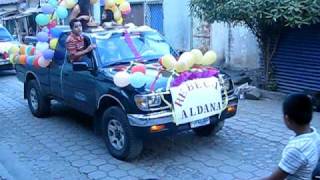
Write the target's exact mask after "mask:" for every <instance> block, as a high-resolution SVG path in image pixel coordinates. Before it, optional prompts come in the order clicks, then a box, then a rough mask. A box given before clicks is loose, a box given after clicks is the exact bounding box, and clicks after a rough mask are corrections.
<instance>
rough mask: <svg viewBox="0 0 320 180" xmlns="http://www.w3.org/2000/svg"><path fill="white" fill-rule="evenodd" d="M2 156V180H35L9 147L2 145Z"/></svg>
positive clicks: (0, 168) (0, 167) (0, 148)
mask: <svg viewBox="0 0 320 180" xmlns="http://www.w3.org/2000/svg"><path fill="white" fill-rule="evenodd" d="M0 154H1V156H0V180H20V179H21V180H23V179H26V177H28V179H35V177H34V176H33V175H32V174H31V173H30V171H29V170H28V168H27V167H25V166H23V164H22V163H20V162H19V161H18V157H16V155H15V154H14V153H12V152H11V151H10V148H9V147H8V146H5V145H0Z"/></svg>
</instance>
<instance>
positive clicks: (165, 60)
mask: <svg viewBox="0 0 320 180" xmlns="http://www.w3.org/2000/svg"><path fill="white" fill-rule="evenodd" d="M176 63H177V60H176V59H175V58H174V57H173V56H172V55H171V54H168V55H164V56H162V57H161V59H160V64H161V65H162V67H163V68H165V69H166V70H171V69H173V68H174V66H175V64H176Z"/></svg>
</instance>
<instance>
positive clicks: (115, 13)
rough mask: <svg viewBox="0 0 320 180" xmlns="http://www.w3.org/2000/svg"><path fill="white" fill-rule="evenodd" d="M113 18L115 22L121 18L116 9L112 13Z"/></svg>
mask: <svg viewBox="0 0 320 180" xmlns="http://www.w3.org/2000/svg"><path fill="white" fill-rule="evenodd" d="M113 18H114V20H116V21H118V20H120V19H121V18H122V15H121V12H120V10H119V9H118V8H117V9H116V10H115V11H113Z"/></svg>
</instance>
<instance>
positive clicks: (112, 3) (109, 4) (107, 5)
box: [104, 0, 116, 9]
mask: <svg viewBox="0 0 320 180" xmlns="http://www.w3.org/2000/svg"><path fill="white" fill-rule="evenodd" d="M114 6H116V1H115V0H106V2H105V4H104V8H105V9H112V8H113V7H114Z"/></svg>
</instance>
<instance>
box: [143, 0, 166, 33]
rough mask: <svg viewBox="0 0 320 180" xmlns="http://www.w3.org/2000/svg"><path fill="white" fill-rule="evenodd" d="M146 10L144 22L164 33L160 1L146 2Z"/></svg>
mask: <svg viewBox="0 0 320 180" xmlns="http://www.w3.org/2000/svg"><path fill="white" fill-rule="evenodd" d="M146 11H147V13H146V15H147V16H146V24H148V25H149V26H150V27H152V28H153V29H156V30H157V31H159V32H160V33H161V34H164V33H163V7H162V3H148V4H147V10H146Z"/></svg>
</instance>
